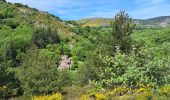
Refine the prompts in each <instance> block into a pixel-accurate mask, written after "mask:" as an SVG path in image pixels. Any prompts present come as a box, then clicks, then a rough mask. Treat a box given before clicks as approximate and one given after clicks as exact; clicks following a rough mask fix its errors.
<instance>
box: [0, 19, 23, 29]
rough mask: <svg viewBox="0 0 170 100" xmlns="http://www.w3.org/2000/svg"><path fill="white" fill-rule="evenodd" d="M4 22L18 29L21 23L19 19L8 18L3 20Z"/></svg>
mask: <svg viewBox="0 0 170 100" xmlns="http://www.w3.org/2000/svg"><path fill="white" fill-rule="evenodd" d="M3 23H4V24H5V25H7V26H9V27H11V28H12V29H16V28H17V27H18V26H19V25H20V23H19V21H18V20H17V19H6V20H3Z"/></svg>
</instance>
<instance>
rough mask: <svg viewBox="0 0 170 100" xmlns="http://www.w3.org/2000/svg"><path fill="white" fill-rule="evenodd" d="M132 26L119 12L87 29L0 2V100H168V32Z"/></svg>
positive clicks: (169, 31) (74, 23) (3, 0)
mask: <svg viewBox="0 0 170 100" xmlns="http://www.w3.org/2000/svg"><path fill="white" fill-rule="evenodd" d="M135 26H136V25H135V23H134V21H133V20H132V19H131V18H130V17H129V16H128V14H126V13H125V12H124V11H120V12H119V13H118V14H116V15H115V18H114V19H113V20H111V23H110V26H109V27H93V28H92V27H88V26H87V27H81V25H79V24H77V23H76V22H75V21H62V20H61V19H59V18H58V17H55V16H53V15H50V14H48V13H44V12H40V11H38V10H36V9H32V8H29V7H28V6H26V5H22V4H11V3H7V2H5V0H0V35H1V37H0V74H1V75H0V99H10V98H16V99H21V100H22V99H33V100H41V99H42V100H62V99H73V100H74V99H82V100H88V99H97V100H112V99H116V100H117V99H119V98H120V99H134V98H136V99H138V98H140V97H142V98H145V99H151V98H160V99H168V98H170V94H169V93H170V86H169V84H170V70H169V68H170V29H169V28H164V29H159V28H154V29H146V28H143V27H139V26H138V28H135ZM62 55H67V56H68V57H70V58H71V60H72V64H71V67H70V68H69V69H63V70H58V67H59V65H60V60H61V57H62ZM42 95H46V96H42Z"/></svg>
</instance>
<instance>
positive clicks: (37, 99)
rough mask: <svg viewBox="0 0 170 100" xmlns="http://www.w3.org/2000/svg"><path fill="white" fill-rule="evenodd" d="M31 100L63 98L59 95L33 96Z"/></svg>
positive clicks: (61, 99) (58, 99) (60, 99)
mask: <svg viewBox="0 0 170 100" xmlns="http://www.w3.org/2000/svg"><path fill="white" fill-rule="evenodd" d="M32 100H63V96H62V95H61V94H60V93H55V94H53V95H44V96H34V97H33V98H32Z"/></svg>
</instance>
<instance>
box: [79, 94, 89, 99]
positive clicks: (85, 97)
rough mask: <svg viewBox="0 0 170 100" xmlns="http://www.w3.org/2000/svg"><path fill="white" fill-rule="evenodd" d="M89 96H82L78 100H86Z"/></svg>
mask: <svg viewBox="0 0 170 100" xmlns="http://www.w3.org/2000/svg"><path fill="white" fill-rule="evenodd" d="M88 98H89V95H82V96H81V99H80V100H88Z"/></svg>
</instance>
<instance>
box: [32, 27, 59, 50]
mask: <svg viewBox="0 0 170 100" xmlns="http://www.w3.org/2000/svg"><path fill="white" fill-rule="evenodd" d="M32 42H33V43H34V44H36V45H37V46H38V47H39V48H44V47H46V46H47V45H48V44H54V43H59V42H60V39H59V36H58V34H57V33H56V30H52V29H51V28H50V27H49V28H47V29H45V28H44V29H36V30H35V31H34V33H33V35H32Z"/></svg>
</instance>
